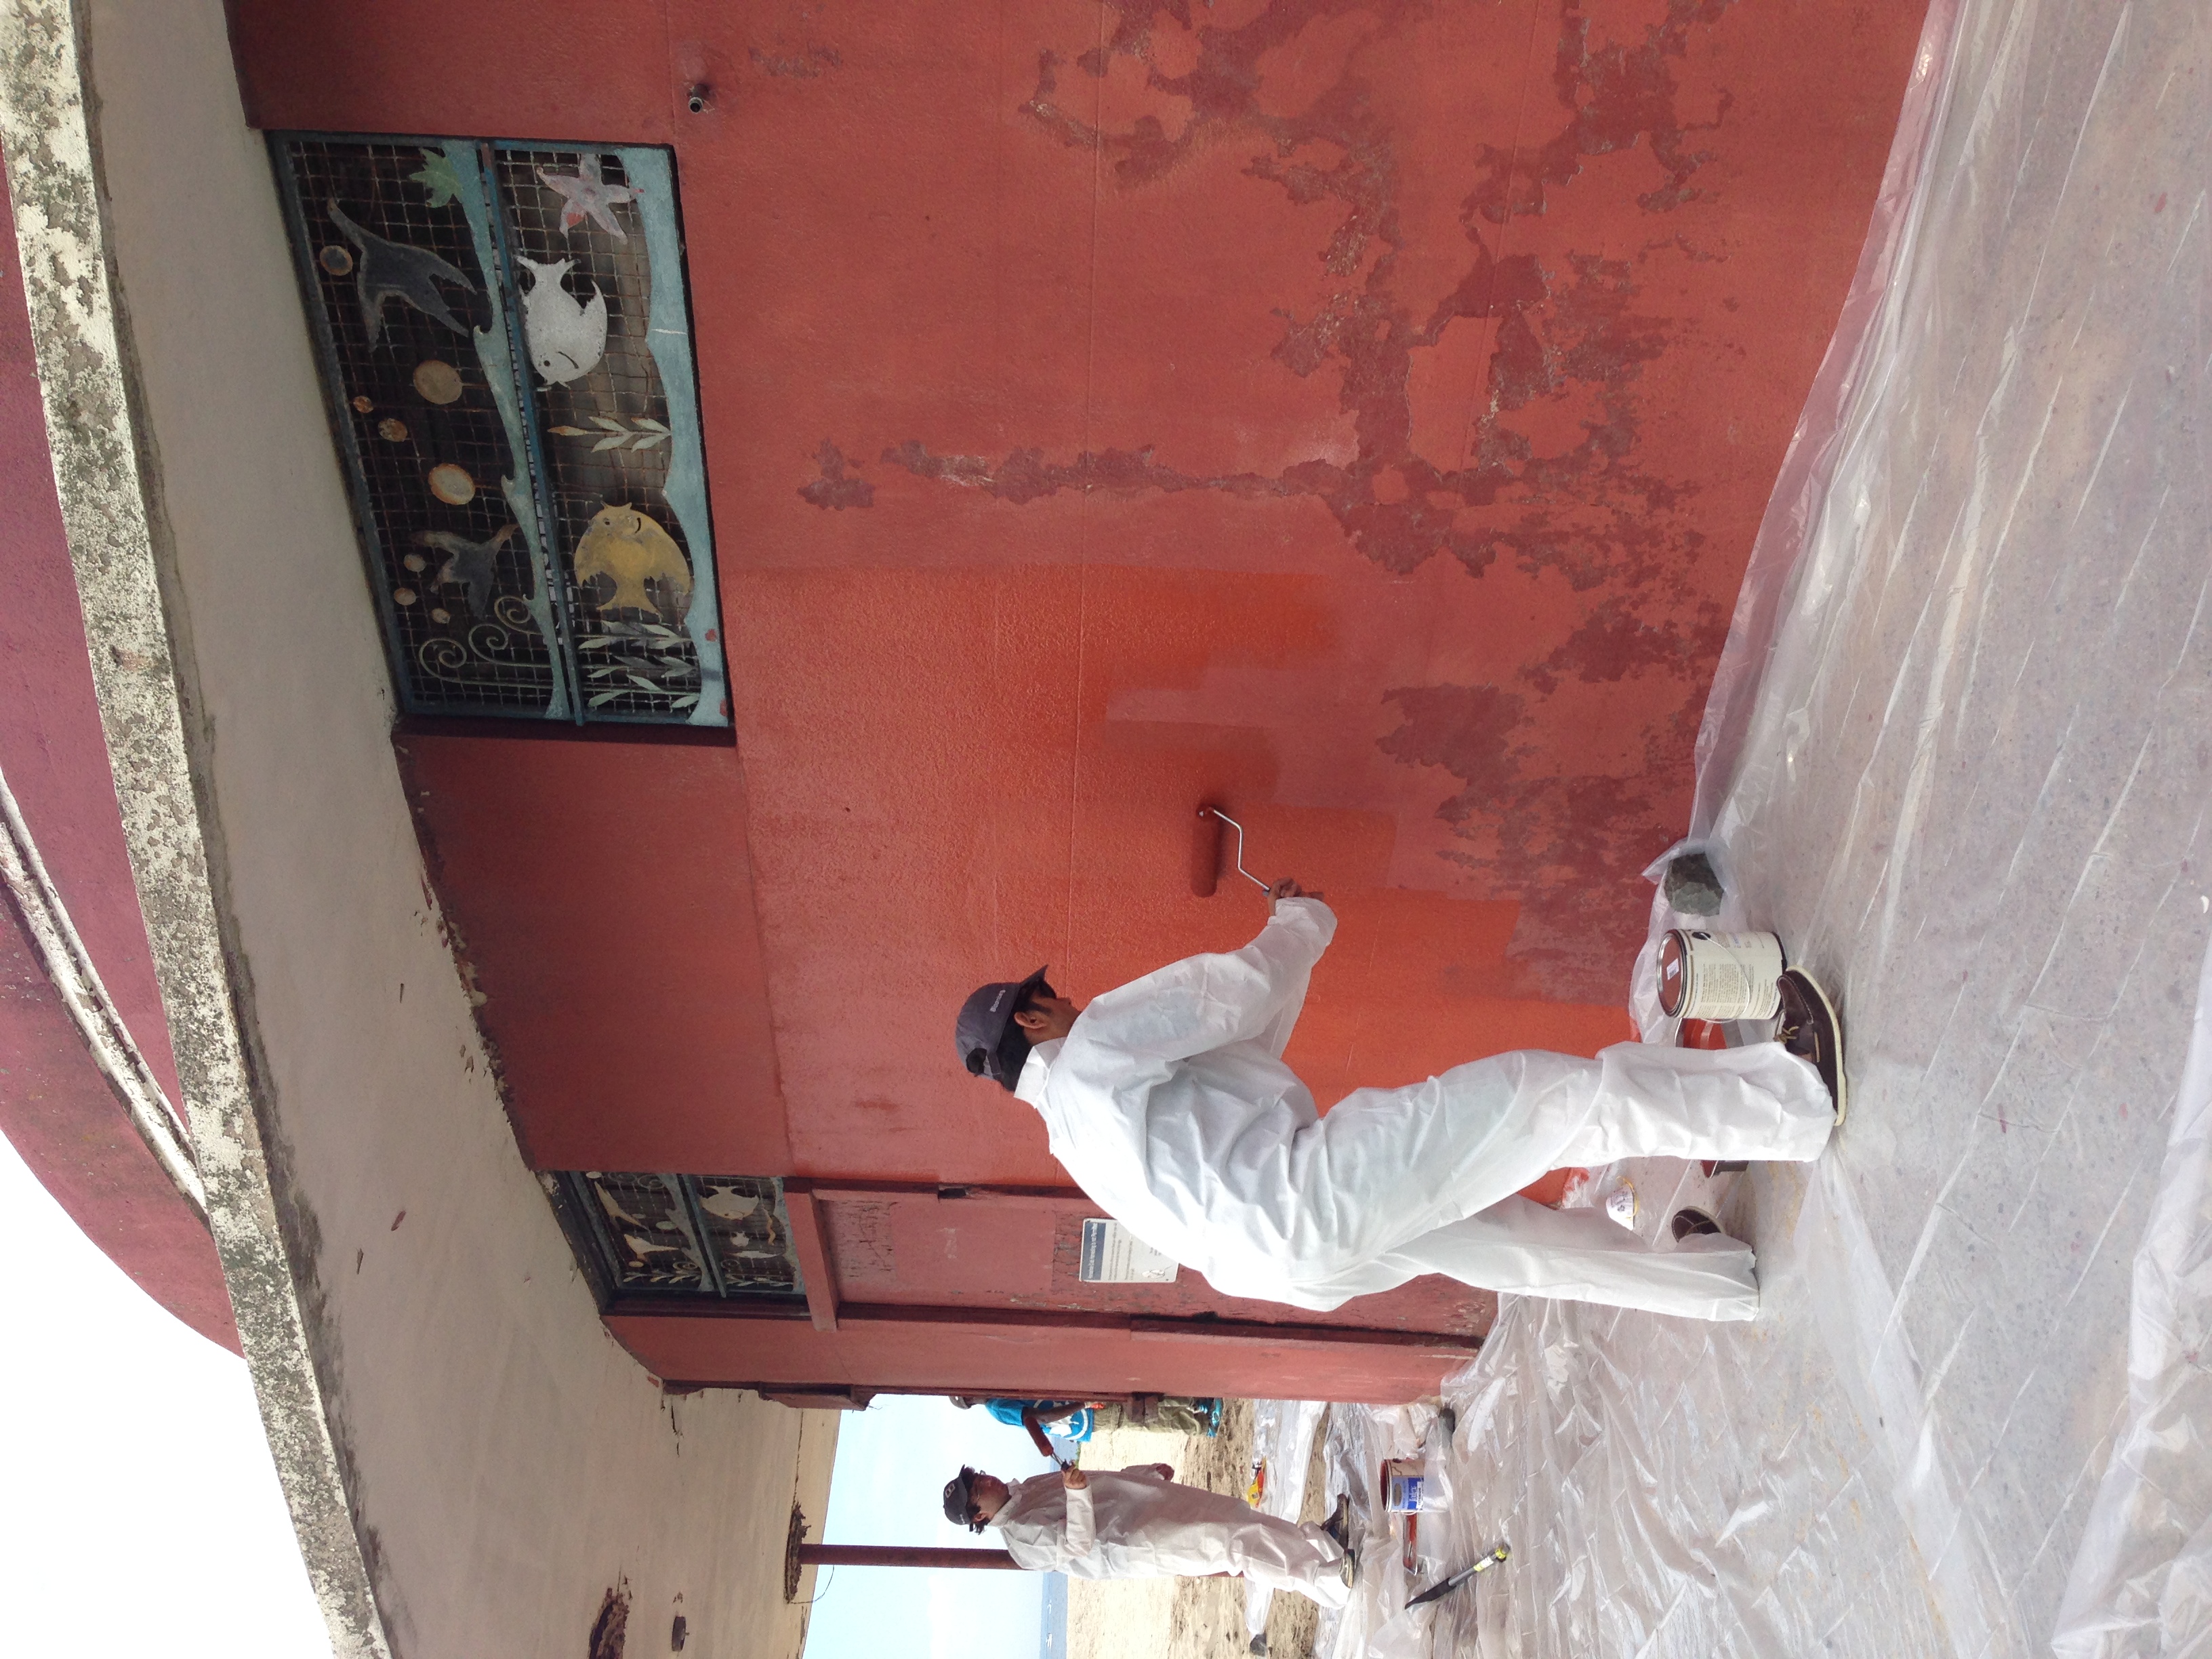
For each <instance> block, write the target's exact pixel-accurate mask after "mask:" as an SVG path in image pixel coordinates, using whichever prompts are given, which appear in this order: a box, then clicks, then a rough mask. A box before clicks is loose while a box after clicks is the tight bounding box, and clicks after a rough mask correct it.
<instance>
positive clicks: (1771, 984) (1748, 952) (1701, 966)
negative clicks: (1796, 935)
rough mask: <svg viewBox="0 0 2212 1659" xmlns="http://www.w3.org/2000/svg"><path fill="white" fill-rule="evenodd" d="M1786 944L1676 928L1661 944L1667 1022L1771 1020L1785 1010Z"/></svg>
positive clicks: (1765, 937) (1760, 936)
mask: <svg viewBox="0 0 2212 1659" xmlns="http://www.w3.org/2000/svg"><path fill="white" fill-rule="evenodd" d="M1783 966H1784V963H1783V960H1782V941H1781V940H1780V939H1777V938H1776V937H1775V936H1774V935H1773V934H1771V933H1704V932H1701V931H1693V930H1691V929H1688V928H1683V927H1677V928H1674V929H1673V930H1672V931H1670V932H1669V933H1668V934H1667V936H1666V937H1665V938H1664V939H1661V940H1660V941H1659V1011H1660V1012H1662V1013H1663V1014H1665V1015H1667V1016H1668V1018H1683V1019H1771V1018H1774V1016H1775V1015H1776V1014H1777V1013H1778V1012H1780V1010H1781V1007H1782V992H1781V989H1780V987H1779V986H1778V984H1777V981H1779V980H1780V979H1781V977H1782V969H1783Z"/></svg>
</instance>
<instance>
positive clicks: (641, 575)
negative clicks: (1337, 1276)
mask: <svg viewBox="0 0 2212 1659" xmlns="http://www.w3.org/2000/svg"><path fill="white" fill-rule="evenodd" d="M575 566H576V585H577V586H579V587H581V586H584V585H586V583H588V582H589V581H590V580H592V577H594V576H605V577H606V578H608V579H609V580H611V581H612V582H613V583H614V585H615V592H614V597H613V598H612V599H609V600H607V601H606V602H605V604H604V605H600V606H599V609H600V610H602V611H652V612H653V615H654V616H656V617H661V619H662V620H663V621H668V622H677V623H680V622H682V621H683V620H684V612H685V611H689V610H690V608H691V567H690V565H688V564H686V563H684V552H683V550H682V549H681V548H679V547H678V546H677V545H676V538H674V537H672V536H671V535H670V534H669V533H668V532H666V531H665V530H663V529H662V528H661V527H660V526H659V525H657V524H655V523H654V522H653V520H652V519H651V518H650V517H649V516H648V515H647V514H646V513H641V512H639V511H638V510H637V509H636V508H635V507H601V508H600V509H599V512H598V513H594V514H593V515H592V524H591V528H589V529H588V530H586V531H585V532H584V534H583V538H582V539H580V541H578V542H577V544H576V558H575ZM648 581H658V582H659V584H660V591H661V592H662V594H663V595H664V596H665V598H666V599H667V601H668V603H669V604H670V605H672V606H673V607H674V608H675V611H676V614H675V616H674V617H669V616H667V615H666V613H665V612H664V611H662V610H661V608H660V604H659V601H657V600H655V599H653V595H652V594H651V593H650V592H647V590H646V586H645V585H646V583H647V582H648Z"/></svg>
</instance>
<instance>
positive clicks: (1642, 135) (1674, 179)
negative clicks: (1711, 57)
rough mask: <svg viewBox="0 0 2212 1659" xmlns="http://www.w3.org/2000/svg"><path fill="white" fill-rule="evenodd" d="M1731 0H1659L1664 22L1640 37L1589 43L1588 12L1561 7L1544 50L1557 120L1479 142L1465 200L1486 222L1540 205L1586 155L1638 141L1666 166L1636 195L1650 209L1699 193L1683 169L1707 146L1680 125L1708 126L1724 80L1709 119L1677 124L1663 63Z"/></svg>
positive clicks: (1724, 108)
mask: <svg viewBox="0 0 2212 1659" xmlns="http://www.w3.org/2000/svg"><path fill="white" fill-rule="evenodd" d="M1731 3H1733V0H1668V7H1667V18H1666V21H1664V22H1662V23H1656V24H1653V25H1651V26H1650V27H1649V28H1647V29H1646V30H1645V32H1644V40H1643V42H1642V43H1641V44H1640V45H1638V46H1633V47H1631V46H1624V45H1621V44H1620V43H1619V42H1616V43H1614V44H1613V45H1611V46H1606V47H1603V48H1601V49H1600V50H1599V51H1596V52H1592V51H1591V50H1590V46H1589V18H1588V17H1586V16H1584V15H1583V13H1582V11H1581V9H1580V8H1579V7H1577V5H1575V4H1573V3H1569V4H1568V5H1566V6H1565V7H1564V8H1563V9H1562V12H1561V16H1560V23H1561V27H1560V30H1559V45H1558V48H1557V52H1556V53H1555V55H1554V57H1553V65H1552V84H1553V88H1554V90H1555V92H1556V94H1557V95H1558V98H1559V102H1560V104H1562V105H1563V106H1565V108H1566V109H1567V110H1568V112H1569V118H1568V121H1567V124H1566V125H1565V127H1564V128H1562V129H1561V130H1560V131H1559V132H1557V133H1555V134H1553V137H1551V139H1550V140H1549V141H1548V142H1547V143H1545V144H1543V145H1542V146H1541V148H1537V149H1499V148H1498V147H1496V146H1494V145H1486V146H1484V148H1483V152H1482V165H1483V168H1484V171H1485V173H1486V178H1485V179H1484V181H1483V184H1482V185H1481V187H1480V189H1478V190H1477V191H1475V192H1474V195H1473V196H1471V197H1468V207H1469V209H1471V210H1474V211H1476V212H1479V213H1480V214H1481V215H1482V216H1483V217H1484V218H1486V219H1488V220H1490V221H1491V222H1493V223H1501V224H1502V223H1504V222H1505V221H1506V220H1507V219H1509V218H1510V217H1512V216H1514V215H1516V214H1522V213H1541V212H1542V211H1543V210H1544V205H1545V200H1546V197H1547V192H1548V191H1550V190H1552V189H1553V188H1554V187H1555V186H1558V185H1565V184H1567V183H1569V182H1571V180H1572V179H1574V177H1575V175H1576V174H1577V173H1580V172H1581V171H1582V167H1583V158H1584V157H1585V156H1590V155H1610V154H1611V153H1612V152H1613V151H1615V150H1621V149H1628V148H1630V147H1631V146H1632V145H1633V144H1635V143H1638V142H1639V141H1641V142H1642V143H1646V144H1648V145H1649V146H1650V149H1651V154H1652V155H1653V156H1654V157H1655V158H1656V160H1657V161H1658V162H1659V163H1660V165H1661V166H1662V167H1665V168H1666V169H1667V173H1668V181H1667V183H1665V184H1664V185H1660V186H1659V187H1658V188H1656V189H1655V190H1650V191H1645V192H1644V194H1643V195H1641V196H1639V197H1637V202H1638V205H1640V206H1642V207H1643V208H1644V209H1645V210H1648V211H1650V212H1655V213H1657V212H1665V211H1667V210H1669V209H1672V208H1678V207H1680V206H1681V205H1682V204H1684V203H1686V202H1692V201H1695V200H1697V199H1698V197H1699V194H1700V192H1699V191H1698V190H1697V189H1696V188H1694V187H1693V186H1692V185H1691V183H1690V179H1691V178H1692V176H1693V175H1694V174H1695V173H1697V171H1698V169H1699V167H1703V166H1704V165H1705V163H1706V162H1707V161H1711V160H1712V159H1713V153H1712V152H1711V150H1707V149H1694V150H1693V149H1690V148H1688V145H1689V142H1690V141H1689V139H1688V138H1687V137H1686V134H1689V133H1694V132H1711V131H1716V130H1717V129H1718V128H1719V126H1720V125H1721V124H1722V123H1723V121H1725V120H1726V119H1727V118H1728V112H1729V109H1730V108H1732V107H1733V106H1734V105H1735V96H1734V94H1730V93H1729V92H1728V91H1727V90H1725V89H1723V91H1722V92H1721V94H1720V96H1719V100H1718V105H1719V107H1718V109H1717V112H1716V113H1715V115H1714V117H1713V118H1712V119H1711V121H1708V122H1705V123H1702V124H1686V123H1684V122H1683V120H1682V119H1681V118H1680V115H1678V114H1677V113H1676V112H1675V108H1674V94H1675V93H1676V91H1677V87H1676V84H1675V81H1674V75H1673V74H1672V72H1671V71H1670V70H1668V61H1669V60H1670V59H1678V58H1681V57H1682V56H1683V55H1684V53H1685V51H1686V47H1687V46H1688V44H1689V40H1690V33H1691V31H1692V29H1693V28H1694V27H1697V26H1698V25H1699V24H1710V23H1713V22H1716V21H1718V20H1719V18H1720V16H1721V15H1722V14H1723V12H1725V11H1726V10H1727V9H1729V5H1730V4H1731Z"/></svg>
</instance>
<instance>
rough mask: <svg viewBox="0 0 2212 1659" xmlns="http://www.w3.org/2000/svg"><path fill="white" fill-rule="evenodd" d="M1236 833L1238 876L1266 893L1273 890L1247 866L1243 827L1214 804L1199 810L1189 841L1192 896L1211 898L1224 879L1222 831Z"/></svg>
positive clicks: (1201, 807) (1203, 806) (1208, 804)
mask: <svg viewBox="0 0 2212 1659" xmlns="http://www.w3.org/2000/svg"><path fill="white" fill-rule="evenodd" d="M1224 826H1226V827H1227V828H1229V829H1234V830H1235V831H1236V832H1237V874H1238V875H1240V876H1242V877H1243V878H1244V879H1245V880H1247V881H1249V882H1250V883H1251V884H1253V885H1254V886H1255V887H1256V888H1258V889H1259V890H1261V892H1263V893H1273V891H1274V889H1273V888H1272V887H1270V886H1269V885H1268V884H1267V883H1266V882H1264V881H1262V880H1261V879H1260V878H1259V877H1257V876H1255V875H1254V874H1253V873H1252V872H1250V871H1249V870H1247V869H1246V868H1245V867H1244V826H1243V824H1241V823H1237V820H1236V819H1235V818H1232V817H1230V816H1229V814H1228V813H1226V812H1225V811H1222V810H1221V809H1220V808H1219V807H1218V806H1216V805H1212V803H1211V802H1209V803H1207V804H1206V805H1202V806H1200V808H1199V809H1198V823H1197V825H1196V827H1195V829H1194V830H1193V831H1192V834H1191V838H1190V896H1192V897H1193V898H1212V896H1213V892H1214V889H1215V888H1216V887H1217V886H1218V884H1219V882H1220V878H1221V831H1222V829H1223V827H1224Z"/></svg>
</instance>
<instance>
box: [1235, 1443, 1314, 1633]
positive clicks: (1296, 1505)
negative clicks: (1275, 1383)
mask: <svg viewBox="0 0 2212 1659" xmlns="http://www.w3.org/2000/svg"><path fill="white" fill-rule="evenodd" d="M1327 1410H1328V1407H1326V1406H1325V1405H1323V1404H1322V1402H1321V1401H1318V1400H1255V1401H1253V1402H1252V1456H1253V1460H1254V1461H1255V1462H1257V1463H1259V1464H1261V1466H1262V1467H1263V1468H1266V1470H1267V1486H1266V1489H1265V1490H1264V1491H1263V1492H1261V1494H1260V1502H1259V1505H1258V1507H1259V1510H1260V1512H1261V1514H1262V1515H1272V1516H1278V1517H1279V1518H1280V1519H1282V1520H1285V1521H1295V1520H1297V1518H1298V1511H1299V1510H1302V1509H1304V1507H1305V1501H1306V1474H1307V1470H1308V1468H1309V1466H1310V1464H1311V1463H1312V1462H1313V1452H1314V1437H1315V1436H1316V1434H1318V1433H1320V1432H1321V1420H1322V1413H1325V1412H1326V1411H1327ZM1274 1600H1275V1592H1274V1591H1273V1590H1271V1589H1268V1588H1267V1586H1266V1585H1265V1584H1258V1583H1253V1582H1252V1581H1251V1580H1250V1579H1247V1580H1245V1583H1244V1628H1245V1631H1246V1632H1247V1633H1249V1634H1250V1635H1253V1636H1259V1635H1262V1634H1264V1633H1265V1632H1266V1631H1267V1610H1268V1608H1269V1607H1272V1606H1273V1604H1274Z"/></svg>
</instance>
